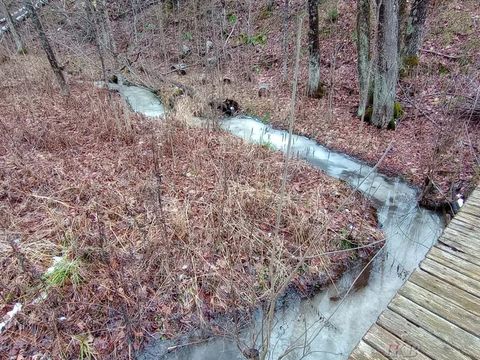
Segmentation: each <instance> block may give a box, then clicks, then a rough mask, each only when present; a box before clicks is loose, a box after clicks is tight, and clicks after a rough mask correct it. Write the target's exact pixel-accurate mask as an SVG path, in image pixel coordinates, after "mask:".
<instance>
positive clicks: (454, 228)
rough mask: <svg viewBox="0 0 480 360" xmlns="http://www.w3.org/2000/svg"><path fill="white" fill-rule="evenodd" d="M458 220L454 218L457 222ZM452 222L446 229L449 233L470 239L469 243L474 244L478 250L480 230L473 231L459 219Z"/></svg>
mask: <svg viewBox="0 0 480 360" xmlns="http://www.w3.org/2000/svg"><path fill="white" fill-rule="evenodd" d="M455 219H456V218H454V220H455ZM454 220H452V221H450V223H449V224H448V227H447V228H446V229H445V232H447V233H453V234H457V235H460V236H463V237H465V238H466V239H468V241H469V243H472V244H473V245H475V246H476V247H477V248H480V246H479V241H480V230H479V229H471V228H470V227H469V226H467V225H466V224H464V223H462V222H461V220H459V219H457V221H454Z"/></svg>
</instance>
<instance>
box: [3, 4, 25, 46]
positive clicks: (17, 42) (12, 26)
mask: <svg viewBox="0 0 480 360" xmlns="http://www.w3.org/2000/svg"><path fill="white" fill-rule="evenodd" d="M0 10H1V11H2V12H3V13H4V14H5V19H6V21H7V27H8V29H9V30H10V34H12V38H13V41H14V42H15V47H16V48H17V53H19V54H25V53H26V51H27V49H26V48H25V45H24V44H23V41H22V38H21V37H20V34H19V33H18V32H17V29H15V24H14V22H13V18H12V15H10V12H9V11H8V8H7V5H6V4H5V1H4V0H0Z"/></svg>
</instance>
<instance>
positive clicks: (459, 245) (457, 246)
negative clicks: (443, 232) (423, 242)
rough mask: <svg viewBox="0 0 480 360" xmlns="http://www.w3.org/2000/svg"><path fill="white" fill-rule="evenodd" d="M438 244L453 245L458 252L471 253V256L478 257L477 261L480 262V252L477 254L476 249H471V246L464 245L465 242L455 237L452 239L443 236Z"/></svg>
mask: <svg viewBox="0 0 480 360" xmlns="http://www.w3.org/2000/svg"><path fill="white" fill-rule="evenodd" d="M438 244H443V245H445V246H448V247H451V248H452V249H454V250H455V251H458V252H463V253H465V254H469V255H470V256H473V257H475V258H477V259H478V261H476V263H478V262H480V254H477V252H476V251H474V250H472V249H470V248H469V247H466V246H464V244H463V242H461V241H460V242H459V241H455V240H453V239H450V238H448V237H446V236H443V237H442V238H441V239H439V240H438Z"/></svg>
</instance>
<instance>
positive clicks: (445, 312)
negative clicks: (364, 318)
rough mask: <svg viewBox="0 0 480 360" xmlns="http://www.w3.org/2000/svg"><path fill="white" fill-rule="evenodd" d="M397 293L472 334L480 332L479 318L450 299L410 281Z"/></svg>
mask: <svg viewBox="0 0 480 360" xmlns="http://www.w3.org/2000/svg"><path fill="white" fill-rule="evenodd" d="M398 293H399V294H400V295H402V296H404V297H405V298H407V299H409V300H410V301H413V302H414V303H415V304H417V305H419V306H421V307H423V308H425V309H427V310H429V311H431V312H432V313H434V314H436V315H438V316H440V317H441V318H443V319H445V320H447V321H449V322H451V323H452V324H454V325H457V326H458V327H459V328H462V329H463V330H465V331H468V332H470V333H471V334H472V335H475V334H480V318H479V317H478V316H475V315H474V314H472V313H470V312H468V311H466V310H464V309H462V308H461V307H459V306H457V305H455V304H453V303H451V302H450V301H448V300H445V299H443V298H442V297H440V296H438V295H435V294H434V293H432V292H430V291H428V290H425V289H424V288H422V287H420V286H418V285H415V284H414V283H412V282H407V283H406V284H405V285H404V286H403V287H402V288H401V289H400V291H399V292H398Z"/></svg>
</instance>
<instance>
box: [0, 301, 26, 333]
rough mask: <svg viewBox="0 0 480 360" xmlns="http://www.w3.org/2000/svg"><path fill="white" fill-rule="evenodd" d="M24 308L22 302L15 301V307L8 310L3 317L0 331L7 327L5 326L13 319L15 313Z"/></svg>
mask: <svg viewBox="0 0 480 360" xmlns="http://www.w3.org/2000/svg"><path fill="white" fill-rule="evenodd" d="M20 310H22V304H20V303H15V305H13V309H12V310H10V311H9V312H7V315H5V316H4V317H3V321H2V322H1V323H0V333H1V332H2V331H3V329H5V327H6V326H7V325H8V324H9V323H10V321H12V319H13V318H14V317H15V315H17V314H18V312H19V311H20Z"/></svg>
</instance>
